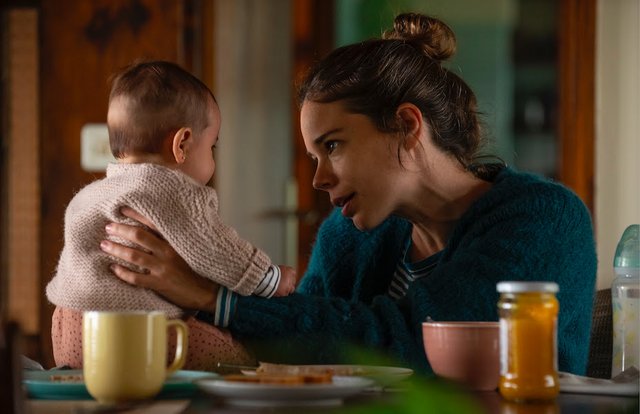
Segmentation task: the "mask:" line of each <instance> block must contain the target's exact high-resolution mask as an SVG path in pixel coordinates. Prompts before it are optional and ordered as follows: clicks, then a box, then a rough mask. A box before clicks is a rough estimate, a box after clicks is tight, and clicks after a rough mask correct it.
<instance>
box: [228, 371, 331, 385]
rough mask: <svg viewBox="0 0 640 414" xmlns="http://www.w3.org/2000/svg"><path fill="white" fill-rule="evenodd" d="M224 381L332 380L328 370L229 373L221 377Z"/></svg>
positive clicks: (262, 382) (308, 382) (325, 382)
mask: <svg viewBox="0 0 640 414" xmlns="http://www.w3.org/2000/svg"><path fill="white" fill-rule="evenodd" d="M223 378H224V379H225V381H234V382H250V383H254V384H255V383H258V384H285V385H300V384H330V383H332V382H333V375H332V374H331V373H328V372H324V373H308V374H287V373H281V374H265V373H257V374H256V375H243V374H230V375H225V376H224V377H223Z"/></svg>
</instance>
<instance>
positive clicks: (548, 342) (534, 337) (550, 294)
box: [497, 282, 560, 402]
mask: <svg viewBox="0 0 640 414" xmlns="http://www.w3.org/2000/svg"><path fill="white" fill-rule="evenodd" d="M497 290H498V292H499V293H500V300H499V301H498V313H499V315H500V384H499V387H500V393H501V394H502V396H503V397H504V398H505V399H506V400H509V401H517V402H520V401H548V400H552V399H554V398H555V397H556V396H557V395H558V392H559V391H560V387H559V382H558V357H557V337H556V335H557V321H558V307H559V305H558V300H557V299H556V295H555V294H556V292H558V284H557V283H553V282H500V283H498V285H497Z"/></svg>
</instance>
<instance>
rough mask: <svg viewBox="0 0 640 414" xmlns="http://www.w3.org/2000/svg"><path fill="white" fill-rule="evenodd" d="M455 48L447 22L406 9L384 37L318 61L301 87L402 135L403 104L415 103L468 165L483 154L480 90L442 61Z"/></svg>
mask: <svg viewBox="0 0 640 414" xmlns="http://www.w3.org/2000/svg"><path fill="white" fill-rule="evenodd" d="M455 51H456V38H455V35H454V33H453V31H452V30H451V29H450V28H449V26H447V25H446V24H445V23H444V22H442V21H440V20H438V19H436V18H433V17H429V16H425V15H421V14H414V13H406V14H400V15H398V16H397V17H396V18H395V21H394V27H393V29H392V30H389V31H387V32H385V33H384V34H383V36H382V38H381V39H371V40H367V41H364V42H361V43H355V44H351V45H348V46H343V47H340V48H338V49H336V50H334V51H333V52H331V53H330V54H329V55H328V56H327V57H325V58H324V59H323V60H321V61H320V62H319V63H317V64H316V65H315V67H313V68H312V69H311V71H310V72H309V73H308V75H307V77H306V79H305V80H304V82H303V83H302V85H301V86H300V88H299V92H298V103H299V104H300V105H302V104H303V102H304V101H305V100H309V101H314V102H321V103H328V102H335V101H339V100H342V101H344V103H345V105H346V108H347V110H348V111H350V112H353V113H358V114H363V115H366V116H368V117H369V118H370V119H371V120H372V121H373V122H374V124H375V125H376V127H377V128H378V129H379V130H380V131H382V132H391V133H398V134H399V136H403V135H402V132H403V126H402V123H401V122H399V119H398V118H397V116H396V109H397V108H398V106H399V105H400V104H402V103H405V102H409V103H412V104H414V105H416V106H417V107H418V108H419V109H420V111H421V112H422V116H423V117H424V119H426V120H427V122H428V124H429V126H430V128H431V132H432V136H433V141H434V143H435V145H437V146H438V147H439V148H441V149H442V150H443V151H445V152H447V153H450V154H452V155H453V156H455V157H456V158H457V159H458V160H459V161H460V163H461V164H462V165H463V166H464V167H465V168H467V167H469V166H470V165H471V164H472V163H473V161H474V160H475V159H476V157H477V152H478V150H479V148H480V144H481V141H482V133H481V127H480V122H479V117H478V110H477V102H476V97H475V94H474V93H473V91H472V90H471V88H469V86H468V85H467V84H466V83H465V82H464V81H463V80H462V79H461V78H460V77H459V76H458V75H456V74H455V73H453V72H451V71H449V70H448V69H447V68H445V67H443V66H442V63H443V61H445V60H447V59H449V58H450V57H451V56H453V54H454V53H455ZM398 148H400V146H399V147H398Z"/></svg>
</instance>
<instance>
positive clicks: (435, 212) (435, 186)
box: [400, 161, 492, 260]
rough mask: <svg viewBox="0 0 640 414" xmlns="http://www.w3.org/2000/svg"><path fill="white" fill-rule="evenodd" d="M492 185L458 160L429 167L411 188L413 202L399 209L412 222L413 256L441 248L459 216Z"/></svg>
mask: <svg viewBox="0 0 640 414" xmlns="http://www.w3.org/2000/svg"><path fill="white" fill-rule="evenodd" d="M491 186H492V183H490V182H488V181H484V180H482V179H480V178H478V177H476V176H474V175H473V174H472V173H470V172H468V171H466V170H464V169H463V168H462V167H461V166H460V164H459V163H457V161H455V162H454V163H446V162H444V163H440V164H439V167H438V168H430V169H429V170H428V171H427V172H426V173H425V174H424V176H423V178H422V179H421V180H419V182H418V184H417V185H416V187H415V190H414V191H412V195H411V198H410V199H411V200H412V202H411V204H410V206H409V207H408V208H406V209H405V210H406V211H403V212H401V213H400V215H401V216H404V217H405V218H407V219H408V220H409V221H411V223H413V231H412V234H411V239H412V247H411V257H412V260H420V259H424V258H426V257H428V256H430V255H432V254H434V253H437V252H438V251H440V250H442V249H443V248H444V247H445V246H446V244H447V242H448V240H449V236H450V234H451V232H452V231H453V229H454V227H455V225H456V224H457V223H458V220H459V219H460V217H462V215H463V214H464V213H465V212H466V211H467V210H468V209H469V208H470V207H471V205H472V204H473V203H474V202H476V200H478V199H479V198H480V197H482V195H483V194H485V193H486V192H487V191H488V190H489V189H490V188H491ZM414 255H415V256H414Z"/></svg>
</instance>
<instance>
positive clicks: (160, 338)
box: [82, 311, 188, 404]
mask: <svg viewBox="0 0 640 414" xmlns="http://www.w3.org/2000/svg"><path fill="white" fill-rule="evenodd" d="M172 327H173V328H175V329H176V333H177V346H176V354H175V358H174V359H173V361H172V363H171V365H169V366H168V367H167V335H168V330H169V328H172ZM187 335H188V328H187V325H186V324H185V323H184V322H182V321H180V320H167V318H166V316H165V314H164V313H162V312H99V311H91V312H85V313H84V316H83V325H82V344H83V345H82V353H83V374H84V381H85V384H86V386H87V390H88V391H89V394H91V396H93V397H94V398H95V399H96V400H98V402H100V403H104V404H115V403H119V402H124V401H134V400H143V399H147V398H151V397H153V396H155V395H156V394H158V393H159V392H160V389H161V388H162V385H163V383H164V381H165V379H166V378H167V377H168V376H169V375H170V374H171V373H173V372H174V371H176V370H178V369H180V368H182V366H183V365H184V362H185V359H186V354H187Z"/></svg>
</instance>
